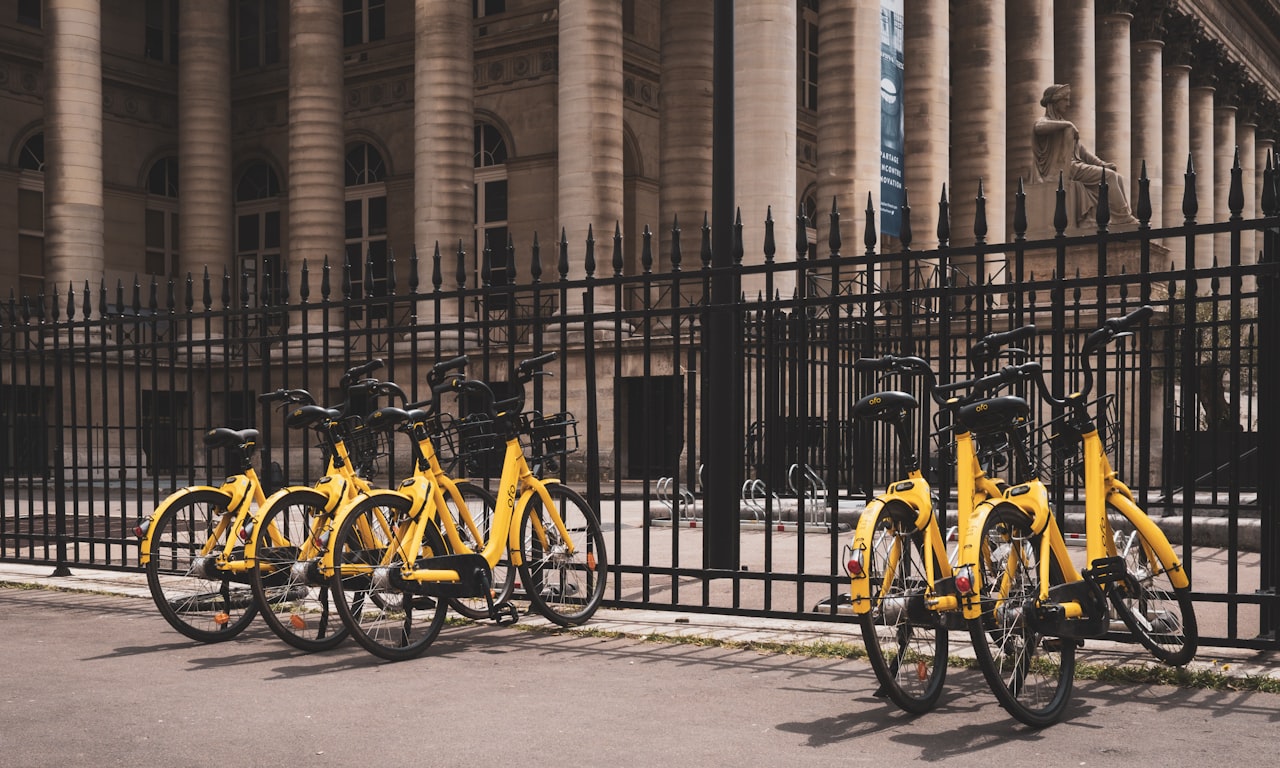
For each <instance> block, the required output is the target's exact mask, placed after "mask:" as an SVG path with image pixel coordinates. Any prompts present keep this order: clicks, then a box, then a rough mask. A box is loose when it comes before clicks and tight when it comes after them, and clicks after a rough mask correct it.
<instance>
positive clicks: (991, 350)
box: [969, 325, 1036, 362]
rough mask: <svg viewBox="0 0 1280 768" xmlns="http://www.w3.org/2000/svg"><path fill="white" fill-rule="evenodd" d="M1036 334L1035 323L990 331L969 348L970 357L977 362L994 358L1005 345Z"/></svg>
mask: <svg viewBox="0 0 1280 768" xmlns="http://www.w3.org/2000/svg"><path fill="white" fill-rule="evenodd" d="M1035 335H1036V327H1035V326H1034V325H1024V326H1022V327H1021V328H1013V329H1011V330H1008V331H1001V332H999V333H989V334H987V335H986V336H983V337H982V338H981V339H978V341H977V342H976V343H975V344H974V345H973V346H972V347H970V348H969V359H970V360H971V361H975V362H977V361H983V362H986V361H990V360H994V359H995V358H996V357H997V356H998V355H999V354H1000V351H1001V350H1002V349H1003V348H1004V347H1005V346H1007V345H1009V344H1013V343H1014V342H1018V341H1022V340H1023V339H1030V338H1032V337H1034V336H1035Z"/></svg>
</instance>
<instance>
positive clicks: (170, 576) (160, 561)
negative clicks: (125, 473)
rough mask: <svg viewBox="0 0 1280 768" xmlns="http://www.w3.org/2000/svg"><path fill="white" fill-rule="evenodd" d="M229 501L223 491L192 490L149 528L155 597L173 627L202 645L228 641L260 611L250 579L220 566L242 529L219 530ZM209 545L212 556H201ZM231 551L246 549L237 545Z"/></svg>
mask: <svg viewBox="0 0 1280 768" xmlns="http://www.w3.org/2000/svg"><path fill="white" fill-rule="evenodd" d="M229 501H230V498H229V497H228V496H227V495H226V494H225V493H222V492H221V491H215V490H207V491H195V492H192V493H190V494H187V495H186V496H184V497H183V498H182V499H180V500H178V501H177V502H175V503H174V504H173V505H172V506H170V507H169V508H168V509H167V510H165V511H164V513H163V514H161V515H160V517H159V519H158V520H156V521H155V523H153V529H152V531H151V547H150V554H151V557H150V559H149V560H148V561H147V567H146V571H147V586H148V587H149V588H150V589H151V597H152V598H153V599H154V600H155V601H156V607H158V608H159V609H160V615H162V616H164V618H165V620H166V621H168V622H169V625H170V626H172V627H173V628H174V629H176V630H178V631H179V632H181V633H182V634H184V635H186V636H187V637H190V638H191V639H193V640H199V641H200V642H203V643H217V642H222V641H223V640H230V639H231V638H233V637H235V636H236V635H238V634H240V633H241V632H243V631H244V628H245V627H247V626H249V623H250V622H252V621H253V617H254V615H255V614H256V613H257V612H258V608H257V604H256V603H255V602H254V601H253V590H252V589H251V588H250V587H249V584H248V579H247V577H239V576H235V575H233V574H230V573H227V572H225V571H222V570H220V569H219V568H218V567H217V563H216V559H217V556H218V554H219V553H221V552H222V550H223V548H224V547H225V545H226V543H227V537H228V536H234V535H236V534H237V533H238V531H233V530H231V528H232V526H231V525H229V524H228V525H227V526H225V528H226V530H222V531H218V524H219V523H220V522H221V521H222V518H223V516H224V515H226V514H227V503H228V502H229ZM215 532H216V537H215ZM210 537H215V538H214V540H212V541H211V540H210ZM210 544H212V546H209V545H210ZM206 549H207V550H208V552H209V555H207V556H205V555H201V554H200V553H201V552H202V551H205V550H206ZM233 552H237V553H241V554H242V553H243V552H244V548H243V547H242V546H238V545H237V547H236V548H235V550H233Z"/></svg>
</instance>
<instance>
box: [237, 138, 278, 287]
mask: <svg viewBox="0 0 1280 768" xmlns="http://www.w3.org/2000/svg"><path fill="white" fill-rule="evenodd" d="M279 195H280V177H279V176H277V175H276V172H275V170H274V169H273V168H272V167H271V166H270V165H267V164H266V163H265V162H262V161H258V162H255V163H253V164H252V165H250V166H249V167H248V168H246V169H245V170H244V172H243V173H241V174H240V179H239V180H238V181H237V182H236V275H235V280H234V283H235V285H236V286H237V288H236V290H237V292H238V291H239V290H240V289H239V286H240V285H241V279H240V278H241V275H245V276H247V280H245V281H244V282H245V286H246V288H247V292H246V293H245V294H244V295H242V296H241V297H240V298H241V300H242V301H244V302H246V303H247V304H248V305H249V306H251V307H256V306H257V305H258V302H259V300H260V298H261V293H262V288H263V286H260V285H259V275H266V276H267V277H266V279H267V280H269V281H270V283H269V284H268V285H267V286H266V288H267V292H268V297H270V298H272V303H277V302H278V301H281V300H283V298H284V297H283V296H282V295H281V290H280V288H281V281H280V265H281V261H280V200H279Z"/></svg>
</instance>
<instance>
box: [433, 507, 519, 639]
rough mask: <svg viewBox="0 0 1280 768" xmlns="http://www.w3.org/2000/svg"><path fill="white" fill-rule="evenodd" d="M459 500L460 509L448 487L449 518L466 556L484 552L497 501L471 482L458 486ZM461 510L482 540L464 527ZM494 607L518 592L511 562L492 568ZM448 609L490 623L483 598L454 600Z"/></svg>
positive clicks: (499, 563)
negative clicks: (514, 592) (456, 530)
mask: <svg viewBox="0 0 1280 768" xmlns="http://www.w3.org/2000/svg"><path fill="white" fill-rule="evenodd" d="M457 487H458V496H459V497H460V499H461V505H460V504H459V502H458V500H457V499H455V498H453V497H452V496H451V495H450V494H449V492H448V488H447V487H446V488H445V489H444V490H445V494H444V500H445V506H447V507H448V508H449V514H450V515H452V516H453V521H454V525H456V526H457V527H458V535H459V536H461V537H462V542H463V544H464V545H466V547H467V549H466V550H463V551H464V552H466V551H470V552H481V551H483V550H484V548H485V545H486V544H487V543H488V542H489V531H490V530H492V528H493V513H494V509H496V508H497V506H498V500H497V499H496V498H495V497H494V495H493V494H492V493H490V492H489V491H488V490H487V489H485V488H484V487H483V486H479V485H476V484H475V483H470V482H461V483H457ZM460 506H465V507H466V513H467V515H468V516H470V518H471V520H472V521H473V522H474V523H475V525H476V529H477V530H479V532H480V540H479V541H476V539H475V537H473V536H472V535H471V530H470V529H469V528H468V527H467V526H466V525H464V524H463V521H462V510H461V509H460V508H459V507H460ZM492 576H493V594H492V599H493V604H494V606H499V605H502V604H504V603H506V602H507V601H508V600H510V599H511V593H512V592H513V591H514V590H515V585H516V569H515V568H514V567H512V565H511V561H510V560H509V559H508V558H506V557H503V558H502V559H501V560H499V561H498V563H497V565H495V566H493V571H492ZM449 606H450V607H451V608H453V609H454V610H455V611H457V612H458V613H460V614H461V615H463V616H466V617H467V618H468V619H487V618H489V604H488V602H486V601H485V599H484V598H483V597H453V598H449Z"/></svg>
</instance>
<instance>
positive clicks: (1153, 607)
mask: <svg viewBox="0 0 1280 768" xmlns="http://www.w3.org/2000/svg"><path fill="white" fill-rule="evenodd" d="M1107 519H1108V521H1109V522H1110V524H1111V529H1112V531H1114V532H1115V535H1116V546H1117V549H1118V551H1119V553H1120V555H1121V556H1122V557H1124V559H1125V572H1126V574H1127V579H1126V581H1125V583H1124V584H1123V585H1122V586H1119V587H1117V588H1115V589H1112V590H1111V591H1110V597H1111V604H1112V605H1113V606H1115V610H1116V614H1117V615H1118V616H1119V617H1120V620H1121V621H1123V622H1124V624H1125V626H1126V627H1128V628H1129V631H1130V632H1132V633H1133V635H1134V637H1136V638H1138V641H1139V642H1140V643H1142V645H1143V646H1144V647H1146V649H1147V650H1148V651H1150V652H1151V655H1152V656H1155V657H1156V658H1157V659H1159V660H1160V661H1162V662H1164V663H1165V664H1169V665H1170V666H1175V667H1180V666H1182V665H1184V664H1186V663H1187V662H1189V661H1191V659H1192V658H1194V657H1195V655H1196V647H1197V646H1198V645H1199V641H1200V633H1199V629H1198V627H1197V625H1196V612H1195V608H1194V606H1193V605H1192V603H1191V589H1190V587H1186V588H1183V589H1178V588H1177V587H1175V586H1173V582H1172V580H1170V578H1169V573H1168V571H1166V570H1165V568H1164V564H1163V563H1162V562H1161V561H1160V558H1159V557H1157V556H1156V553H1155V549H1154V548H1153V547H1155V546H1160V547H1164V548H1167V547H1168V546H1169V543H1168V541H1161V542H1158V543H1157V542H1152V541H1151V540H1150V539H1148V538H1147V537H1146V536H1145V535H1144V534H1143V533H1142V532H1141V531H1140V530H1138V529H1137V528H1135V527H1134V526H1133V525H1132V524H1130V523H1129V521H1128V519H1127V518H1126V517H1125V516H1124V515H1123V514H1121V512H1120V510H1118V509H1116V508H1115V507H1113V506H1111V505H1110V504H1108V505H1107Z"/></svg>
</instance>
